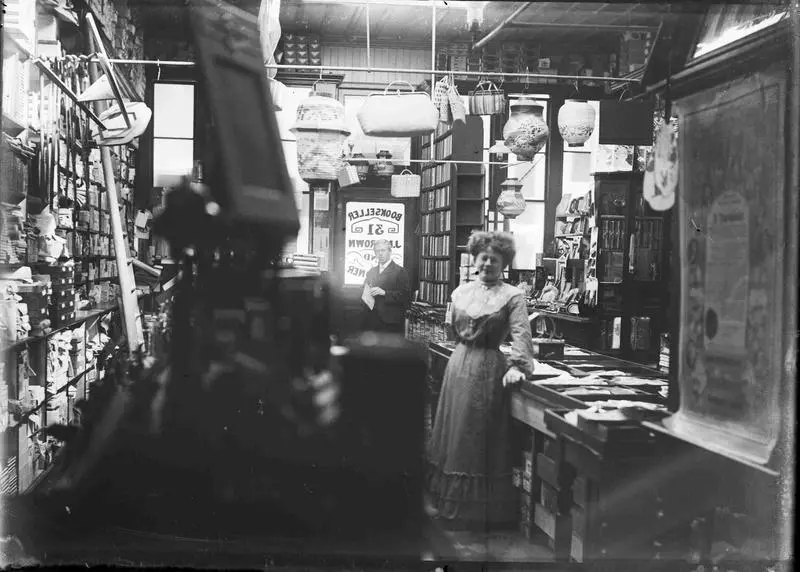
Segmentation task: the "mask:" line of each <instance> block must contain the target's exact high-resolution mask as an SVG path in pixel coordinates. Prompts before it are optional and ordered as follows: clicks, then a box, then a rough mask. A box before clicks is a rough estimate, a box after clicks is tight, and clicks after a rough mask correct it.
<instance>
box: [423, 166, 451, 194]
mask: <svg viewBox="0 0 800 572" xmlns="http://www.w3.org/2000/svg"><path fill="white" fill-rule="evenodd" d="M452 178H453V166H452V165H450V164H447V165H435V166H433V167H429V168H427V169H423V171H422V188H423V189H424V188H426V187H435V186H436V185H441V184H442V183H446V182H448V181H450V179H452Z"/></svg>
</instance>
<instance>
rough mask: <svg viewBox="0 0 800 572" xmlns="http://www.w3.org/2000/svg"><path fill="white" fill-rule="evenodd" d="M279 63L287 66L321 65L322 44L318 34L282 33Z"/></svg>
mask: <svg viewBox="0 0 800 572" xmlns="http://www.w3.org/2000/svg"><path fill="white" fill-rule="evenodd" d="M281 63H283V64H284V65H288V66H292V65H294V66H308V65H311V66H321V65H322V44H321V42H320V39H319V36H314V35H299V34H291V33H287V34H284V35H283V61H282V62H281Z"/></svg>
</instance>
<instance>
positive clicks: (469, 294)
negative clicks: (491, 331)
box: [453, 280, 522, 319]
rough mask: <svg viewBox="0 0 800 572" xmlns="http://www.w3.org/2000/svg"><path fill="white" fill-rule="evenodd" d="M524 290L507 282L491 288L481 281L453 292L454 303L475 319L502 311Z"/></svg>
mask: <svg viewBox="0 0 800 572" xmlns="http://www.w3.org/2000/svg"><path fill="white" fill-rule="evenodd" d="M521 292H522V290H520V289H519V288H515V287H514V286H511V285H510V284H506V283H505V282H502V281H500V282H498V283H497V284H493V285H491V286H487V285H485V284H483V283H482V282H481V281H479V280H476V281H475V282H469V283H467V284H464V285H462V286H459V287H458V288H456V289H455V290H454V291H453V303H454V304H456V305H457V306H458V308H459V309H460V310H462V311H463V312H466V314H467V315H468V316H469V317H470V318H473V319H477V318H480V317H482V316H488V315H490V314H494V313H496V312H498V311H500V310H501V309H502V308H503V306H505V305H506V304H507V303H508V301H509V300H510V299H511V298H512V297H513V296H515V295H516V294H520V293H521Z"/></svg>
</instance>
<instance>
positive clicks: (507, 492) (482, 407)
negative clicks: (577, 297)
mask: <svg viewBox="0 0 800 572" xmlns="http://www.w3.org/2000/svg"><path fill="white" fill-rule="evenodd" d="M467 248H468V250H469V253H470V254H471V255H472V257H473V264H474V266H475V269H476V270H477V273H478V280H476V281H474V282H468V283H467V284H463V285H461V286H459V287H458V288H456V290H455V291H454V292H453V295H452V303H451V309H450V315H449V316H448V318H449V321H450V322H451V328H452V331H453V333H454V335H455V338H456V340H457V342H458V345H457V346H456V349H455V350H454V351H453V354H452V356H451V357H450V360H449V362H448V364H447V368H446V369H445V374H444V380H443V383H442V390H441V394H440V398H439V405H438V409H437V413H436V419H435V423H434V427H433V431H432V434H431V439H430V442H429V444H428V462H429V469H430V474H429V483H428V485H429V491H428V492H429V495H430V501H431V504H432V506H431V507H430V508H431V509H432V510H434V511H435V512H436V517H437V518H438V519H440V520H442V521H444V523H445V526H446V527H448V528H451V529H468V530H481V531H484V530H487V529H489V528H498V527H502V526H507V525H511V524H512V523H513V522H514V521H515V515H516V505H517V504H518V500H517V499H516V498H515V495H514V494H513V493H514V489H513V484H512V477H511V466H512V462H511V455H510V450H509V449H510V448H509V427H510V422H511V411H510V396H509V393H508V391H506V390H505V388H506V387H507V386H510V385H513V384H515V383H519V382H521V381H522V380H523V379H525V377H526V376H527V375H529V374H530V373H532V371H533V340H532V338H531V328H530V323H529V322H528V312H527V306H526V304H525V295H524V293H523V292H522V291H521V290H519V289H518V288H515V287H514V286H511V285H510V284H506V283H505V282H503V280H502V271H503V269H504V268H505V267H506V266H508V265H509V264H510V263H511V261H512V260H513V259H514V254H515V248H514V239H513V238H512V237H511V235H510V234H507V233H488V232H478V233H473V235H472V236H471V237H470V240H469V244H468V247H467ZM509 333H510V334H511V356H510V359H506V357H505V356H504V355H503V353H502V352H501V351H500V349H499V347H500V344H501V343H503V341H505V340H506V338H507V337H508V335H509Z"/></svg>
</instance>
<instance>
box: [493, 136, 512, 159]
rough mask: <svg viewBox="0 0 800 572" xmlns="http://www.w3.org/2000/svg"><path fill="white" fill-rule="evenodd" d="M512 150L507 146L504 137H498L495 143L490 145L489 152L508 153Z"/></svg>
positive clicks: (494, 153)
mask: <svg viewBox="0 0 800 572" xmlns="http://www.w3.org/2000/svg"><path fill="white" fill-rule="evenodd" d="M510 152H511V151H510V150H509V148H508V147H506V142H505V141H504V140H503V139H498V140H497V141H495V142H494V145H492V146H491V147H489V153H491V154H492V155H508V154H509V153H510Z"/></svg>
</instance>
